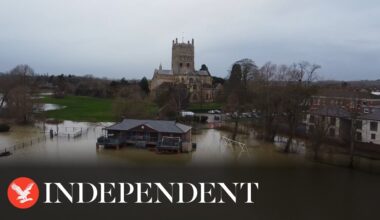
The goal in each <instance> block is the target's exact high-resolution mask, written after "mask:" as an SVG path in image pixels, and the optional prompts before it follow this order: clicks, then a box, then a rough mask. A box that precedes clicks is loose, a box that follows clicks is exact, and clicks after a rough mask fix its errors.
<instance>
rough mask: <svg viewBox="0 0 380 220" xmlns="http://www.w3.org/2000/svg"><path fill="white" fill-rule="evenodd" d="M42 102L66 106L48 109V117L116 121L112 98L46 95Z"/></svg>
mask: <svg viewBox="0 0 380 220" xmlns="http://www.w3.org/2000/svg"><path fill="white" fill-rule="evenodd" d="M41 102H42V103H46V104H47V103H49V104H56V105H60V106H65V108H62V109H57V110H50V111H46V112H45V113H44V114H46V117H47V118H55V119H59V120H71V121H81V122H84V121H88V122H104V121H115V120H116V117H115V114H114V112H113V109H112V102H113V100H112V99H103V98H94V97H87V96H71V95H70V96H65V97H64V98H54V97H52V96H44V97H43V98H42V99H41Z"/></svg>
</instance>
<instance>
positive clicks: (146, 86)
mask: <svg viewBox="0 0 380 220" xmlns="http://www.w3.org/2000/svg"><path fill="white" fill-rule="evenodd" d="M139 85H140V88H141V89H142V90H143V91H144V92H145V94H146V95H148V94H149V93H150V89H149V82H148V80H147V79H146V77H145V76H144V77H143V78H142V79H141V81H140V83H139Z"/></svg>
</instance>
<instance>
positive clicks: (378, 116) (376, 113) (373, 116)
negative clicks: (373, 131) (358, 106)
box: [358, 110, 380, 121]
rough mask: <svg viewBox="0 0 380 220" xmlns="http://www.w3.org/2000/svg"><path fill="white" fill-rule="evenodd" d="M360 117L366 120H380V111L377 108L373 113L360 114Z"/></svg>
mask: <svg viewBox="0 0 380 220" xmlns="http://www.w3.org/2000/svg"><path fill="white" fill-rule="evenodd" d="M358 118H359V119H364V120H372V121H380V111H378V110H377V111H376V110H375V111H374V112H372V113H369V114H363V115H360V116H359V117H358Z"/></svg>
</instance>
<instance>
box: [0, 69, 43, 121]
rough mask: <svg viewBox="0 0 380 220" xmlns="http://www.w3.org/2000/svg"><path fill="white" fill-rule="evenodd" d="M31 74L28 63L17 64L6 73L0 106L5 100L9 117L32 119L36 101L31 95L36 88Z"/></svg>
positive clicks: (22, 119)
mask: <svg viewBox="0 0 380 220" xmlns="http://www.w3.org/2000/svg"><path fill="white" fill-rule="evenodd" d="M33 76H34V71H33V69H32V68H31V67H29V66H28V65H18V66H16V67H15V68H14V69H12V70H11V71H10V72H9V73H8V74H7V76H6V83H7V85H5V87H4V88H2V93H3V98H2V101H1V106H3V104H4V102H5V101H6V102H7V113H8V116H9V117H10V118H14V119H16V120H17V121H20V122H24V123H26V122H29V121H30V120H31V119H32V113H33V108H34V107H35V103H36V102H37V100H36V99H33V97H34V96H35V95H36V93H37V89H38V88H37V86H36V85H35V83H34V79H33ZM3 83H4V82H3Z"/></svg>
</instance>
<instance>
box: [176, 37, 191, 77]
mask: <svg viewBox="0 0 380 220" xmlns="http://www.w3.org/2000/svg"><path fill="white" fill-rule="evenodd" d="M194 66H195V62H194V39H192V40H191V42H190V41H187V43H185V42H182V43H178V38H177V39H175V41H174V40H173V47H172V70H173V74H175V75H176V74H186V73H189V72H194V71H195V67H194Z"/></svg>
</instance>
